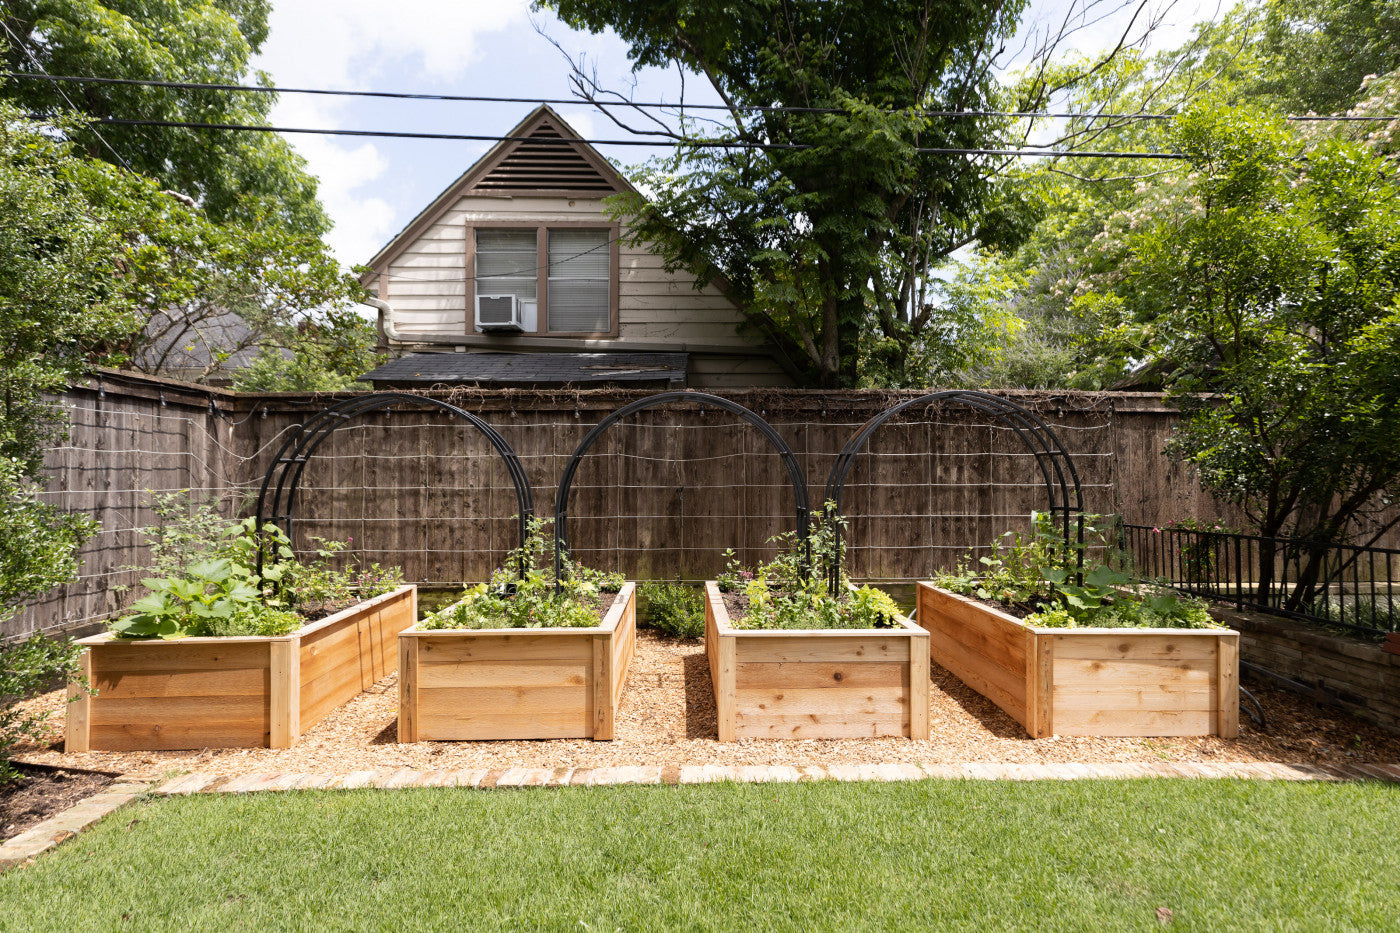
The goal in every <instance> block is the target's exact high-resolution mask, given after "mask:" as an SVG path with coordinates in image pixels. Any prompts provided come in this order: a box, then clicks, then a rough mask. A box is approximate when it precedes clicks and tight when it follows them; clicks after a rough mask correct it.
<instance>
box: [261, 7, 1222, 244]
mask: <svg viewBox="0 0 1400 933" xmlns="http://www.w3.org/2000/svg"><path fill="white" fill-rule="evenodd" d="M1067 2H1077V3H1080V4H1081V5H1082V4H1083V3H1084V2H1086V0H1035V2H1032V4H1031V6H1030V8H1029V9H1028V10H1027V13H1026V17H1025V18H1024V19H1023V26H1022V30H1023V34H1029V32H1030V31H1031V30H1034V29H1036V28H1040V29H1043V28H1045V27H1046V26H1047V25H1048V24H1055V25H1057V24H1058V23H1059V22H1060V21H1062V20H1063V19H1064V15H1065V9H1066V6H1065V4H1066V3H1067ZM1087 2H1090V3H1094V2H1096V0H1087ZM1117 3H1118V0H1102V2H1101V3H1099V5H1098V6H1092V7H1090V8H1089V10H1088V12H1087V15H1086V14H1084V13H1083V11H1082V10H1081V21H1082V22H1084V23H1086V26H1085V28H1083V29H1082V30H1080V31H1079V32H1078V33H1076V35H1075V37H1074V41H1075V44H1076V46H1077V48H1078V50H1079V51H1081V52H1083V53H1086V54H1092V53H1093V52H1094V51H1096V50H1098V49H1101V48H1107V47H1111V46H1112V45H1113V44H1114V43H1116V42H1117V41H1118V38H1119V36H1120V35H1121V34H1122V33H1123V31H1124V28H1125V25H1126V23H1127V17H1126V16H1125V15H1124V13H1123V12H1122V9H1121V8H1119V7H1118V6H1117ZM1147 3H1148V4H1149V5H1150V11H1151V14H1152V15H1157V16H1160V18H1161V20H1162V22H1161V25H1160V26H1159V28H1158V29H1157V30H1156V31H1155V32H1154V34H1153V37H1152V40H1151V41H1152V47H1153V48H1171V47H1174V46H1176V45H1179V44H1180V43H1181V42H1182V41H1184V40H1185V39H1186V38H1187V37H1188V36H1189V32H1190V27H1191V26H1192V24H1194V23H1196V22H1199V21H1201V20H1206V19H1213V18H1215V17H1216V16H1217V15H1218V14H1219V12H1220V7H1219V5H1218V2H1217V0H1177V2H1176V3H1174V4H1173V3H1171V2H1170V0H1147ZM1113 10H1117V11H1118V12H1116V13H1110V11H1113ZM1145 15H1146V14H1145ZM1142 20H1143V17H1139V20H1138V23H1139V24H1140V23H1141V22H1142ZM270 27H271V28H270V32H269V36H268V39H267V42H266V43H265V44H264V46H263V50H262V54H261V55H260V57H259V58H258V60H257V61H256V62H255V65H256V67H258V68H260V69H262V70H264V71H266V72H267V73H268V74H269V75H271V77H272V80H273V83H274V84H276V85H277V86H279V87H284V88H295V87H307V88H333V89H337V90H376V91H402V92H413V93H437V94H465V95H477V96H489V97H518V98H528V99H531V100H539V99H542V98H570V97H572V93H571V91H570V87H569V75H570V71H571V61H573V62H582V63H583V65H584V68H585V70H587V71H588V72H590V73H592V72H594V71H595V70H596V74H597V78H598V81H599V83H600V84H601V85H603V86H605V87H610V88H618V89H629V88H633V86H634V82H635V88H634V89H633V90H631V94H632V96H633V99H635V100H665V101H675V100H677V99H678V97H679V92H680V81H679V78H678V76H677V75H676V73H675V72H674V71H660V70H656V69H650V70H647V71H644V72H642V73H638V74H633V72H632V70H631V64H630V62H628V61H627V55H626V45H625V44H624V43H623V42H621V41H620V40H618V39H617V38H616V36H613V35H611V34H605V35H599V36H595V35H589V34H587V33H580V32H575V31H573V30H571V29H569V28H568V27H566V26H564V25H563V24H562V23H560V22H559V21H558V20H557V19H555V18H554V17H553V16H552V15H551V14H549V13H546V12H538V13H534V12H531V11H530V8H529V2H528V0H396V2H395V3H393V4H391V5H386V4H384V3H383V2H382V0H274V8H273V14H272V19H271V23H270ZM1134 28H1135V29H1136V28H1138V27H1136V26H1135V27H1134ZM556 43H557V47H556ZM1020 44H1021V43H1020V42H1017V43H1014V44H1013V45H1012V48H1013V49H1015V48H1018V47H1019V46H1020ZM566 53H567V55H566ZM686 99H687V101H688V102H691V103H711V102H714V100H715V98H714V96H713V92H710V91H709V89H708V88H707V87H705V86H704V85H703V82H701V81H699V80H695V79H692V80H690V81H688V82H687V84H686ZM531 109H532V105H531V104H530V103H509V104H506V103H501V104H495V103H492V104H485V103H464V102H463V103H458V102H453V103H448V102H414V101H385V100H373V99H365V98H334V97H315V96H307V95H297V94H283V95H281V97H280V99H279V101H278V103H277V105H276V108H275V110H274V111H273V115H272V120H273V123H274V124H275V125H278V126H291V127H317V128H335V129H372V130H393V131H406V132H431V133H467V134H477V135H493V134H503V133H505V132H506V131H508V130H509V129H510V128H511V127H513V126H514V125H515V124H516V123H518V122H519V121H520V120H521V119H522V118H523V117H524V116H525V114H527V113H528V112H529V111H530V110H531ZM555 109H556V110H558V111H559V112H560V114H561V115H562V116H563V117H564V119H565V120H567V121H568V122H569V124H570V125H571V126H573V128H574V129H575V130H576V131H577V132H578V133H579V134H580V135H581V136H583V137H584V138H585V139H609V138H619V137H621V136H623V135H625V134H624V133H623V131H622V130H620V129H618V128H617V127H616V126H614V125H613V124H612V123H611V121H609V120H608V118H607V117H605V116H602V115H601V114H599V113H598V112H597V111H596V110H594V109H593V108H591V107H587V106H583V105H564V106H556V108H555ZM288 138H289V140H290V141H291V144H292V145H293V146H294V147H295V149H296V150H297V152H299V153H300V154H301V155H302V156H303V157H304V158H305V159H306V160H307V163H308V167H309V169H310V171H311V173H312V174H313V175H315V176H316V177H318V178H319V179H320V195H321V201H322V203H323V204H324V205H325V207H326V210H327V212H328V213H329V214H330V216H331V219H332V220H333V221H334V223H335V227H334V229H333V230H332V231H331V233H330V234H329V236H328V240H329V242H330V244H331V246H332V248H333V249H334V250H335V253H336V255H337V257H338V258H339V259H340V261H341V262H342V263H344V264H345V265H346V266H350V265H354V264H356V263H363V262H367V261H368V260H369V259H370V258H371V257H372V256H373V255H374V254H375V253H376V252H378V250H379V249H380V248H381V247H382V246H384V245H385V244H386V243H387V242H388V241H389V240H390V239H391V238H392V237H393V236H394V235H395V234H396V233H397V232H398V231H399V230H401V229H402V228H403V227H404V226H405V225H406V224H407V223H408V222H409V221H410V220H412V219H413V217H414V216H416V215H417V213H418V212H419V211H420V210H422V209H423V208H424V207H426V206H427V205H428V204H429V203H430V202H431V201H432V200H433V199H434V198H435V197H436V196H437V195H438V194H439V193H441V192H442V191H443V189H445V188H446V187H447V186H448V185H450V184H451V183H452V181H453V180H454V179H456V178H457V176H459V175H460V174H461V173H462V172H463V171H465V170H466V169H467V168H468V167H469V166H470V165H471V164H472V163H473V162H475V161H476V160H477V159H478V158H480V156H481V155H482V154H483V153H485V152H486V150H487V149H489V148H490V144H489V143H473V142H461V141H438V140H411V139H405V140H395V139H383V138H363V137H362V138H354V137H331V136H308V135H301V134H292V135H289V137H288ZM599 148H600V150H601V151H602V152H603V153H604V154H605V155H608V156H610V157H614V158H617V159H620V160H621V161H623V162H624V163H634V162H637V161H641V160H643V159H645V158H646V155H647V150H642V149H637V148H635V147H612V148H609V147H599Z"/></svg>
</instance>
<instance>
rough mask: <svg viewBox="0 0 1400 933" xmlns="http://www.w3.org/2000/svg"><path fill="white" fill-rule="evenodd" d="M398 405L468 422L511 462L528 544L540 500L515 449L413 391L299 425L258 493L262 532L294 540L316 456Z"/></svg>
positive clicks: (470, 417)
mask: <svg viewBox="0 0 1400 933" xmlns="http://www.w3.org/2000/svg"><path fill="white" fill-rule="evenodd" d="M395 405H415V406H427V407H428V408H435V409H438V410H440V411H445V412H447V413H448V414H450V415H453V416H455V417H458V418H461V419H463V420H464V421H466V422H467V423H468V424H470V425H472V427H474V428H476V429H477V430H478V431H480V432H481V434H482V435H484V436H485V437H486V439H487V441H489V442H490V444H491V446H492V447H493V448H495V450H496V452H497V453H498V454H500V456H501V459H502V460H503V461H504V462H505V465H506V470H507V472H508V473H509V474H510V479H511V484H512V485H513V486H514V487H515V499H516V506H517V510H518V512H517V514H518V521H519V533H520V543H521V544H522V545H524V543H525V541H526V539H527V537H528V534H529V531H528V527H529V520H530V518H531V517H532V516H533V515H534V496H533V493H532V491H531V489H530V481H529V478H528V476H527V475H526V473H525V469H524V467H523V466H522V465H521V463H520V458H519V457H518V456H516V453H515V451H514V449H512V448H511V446H510V444H509V443H507V442H506V439H505V438H504V437H502V436H501V434H500V433H499V432H498V431H497V430H496V429H495V428H493V427H491V425H489V424H487V423H486V422H485V421H483V420H482V419H481V418H479V417H478V416H476V415H474V414H472V413H471V412H469V411H466V410H464V409H462V408H459V407H457V406H456V405H453V404H450V403H448V402H444V401H441V400H439V399H434V398H425V397H423V396H421V395H412V394H410V393H407V392H375V393H371V394H369V395H363V396H356V397H355V398H351V399H346V400H344V401H341V402H337V403H336V404H334V405H330V406H328V407H326V408H324V409H322V410H321V411H319V412H317V413H316V414H315V415H314V416H312V417H311V418H309V419H307V421H306V422H305V423H303V424H300V425H298V426H297V429H296V430H295V431H294V432H292V434H291V435H289V436H288V437H287V439H286V440H285V441H283V442H282V444H281V445H280V446H279V447H278V449H277V452H276V454H275V455H274V456H273V459H272V463H271V464H269V465H268V469H267V473H266V474H264V476H263V482H262V486H261V488H260V489H259V491H258V503H257V512H256V515H257V522H258V527H259V528H261V527H262V526H263V525H264V524H267V523H269V522H270V523H272V524H280V525H281V526H282V530H283V531H284V532H285V533H286V535H287V537H288V538H290V537H291V536H292V531H293V522H294V517H295V504H296V495H297V491H298V488H299V486H300V484H301V478H302V474H303V472H304V471H305V469H306V465H307V463H308V462H309V461H310V459H311V457H312V455H313V454H315V452H316V450H317V449H318V448H319V447H320V446H321V444H323V443H324V442H325V441H326V439H327V438H328V437H330V435H331V434H332V433H334V432H335V430H336V429H337V428H340V427H342V426H344V425H345V424H347V423H348V422H350V421H352V420H354V419H356V418H359V417H362V416H364V415H368V414H372V413H374V412H376V411H380V410H384V409H388V408H392V407H393V406H395ZM274 478H275V481H276V482H275V486H274ZM269 490H271V491H272V497H271V501H270V502H269V499H268V493H269ZM262 568H263V553H262V549H261V548H260V549H259V551H258V555H257V570H258V572H259V573H261V572H262Z"/></svg>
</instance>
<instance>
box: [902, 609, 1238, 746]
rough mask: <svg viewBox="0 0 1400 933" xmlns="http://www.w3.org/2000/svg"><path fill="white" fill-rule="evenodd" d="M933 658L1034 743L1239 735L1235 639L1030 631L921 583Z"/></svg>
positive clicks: (1211, 632) (921, 612) (1158, 631)
mask: <svg viewBox="0 0 1400 933" xmlns="http://www.w3.org/2000/svg"><path fill="white" fill-rule="evenodd" d="M918 605H919V609H918V621H919V624H920V625H922V626H923V627H924V628H926V629H928V631H929V635H930V637H929V649H930V651H931V652H932V659H933V660H934V661H935V662H937V663H938V664H941V665H942V666H943V667H945V668H947V669H948V670H949V671H951V672H952V673H953V674H954V675H956V676H957V677H958V679H960V680H961V681H962V682H963V683H965V684H967V685H968V686H969V687H971V688H972V689H973V690H976V691H977V692H978V693H980V694H982V695H983V696H984V697H986V698H987V699H989V700H991V701H992V702H993V703H995V704H996V705H997V706H999V707H1001V708H1002V709H1003V710H1005V711H1006V712H1007V714H1008V715H1010V716H1011V718H1012V719H1015V720H1016V721H1017V722H1018V723H1020V724H1021V725H1022V726H1024V727H1025V729H1026V731H1027V732H1029V733H1030V735H1031V737H1032V738H1037V739H1038V738H1044V737H1045V736H1048V735H1093V736H1151V735H1155V736H1185V735H1218V736H1220V737H1221V738H1227V739H1229V738H1234V737H1235V736H1236V735H1237V734H1238V733H1239V637H1240V636H1239V633H1238V632H1235V631H1232V630H1230V629H1177V628H1150V629H1131V628H1078V629H1063V628H1038V627H1036V626H1030V625H1026V624H1025V623H1023V622H1021V621H1020V620H1019V619H1017V618H1015V617H1014V616H1011V615H1008V614H1007V613H1005V612H1000V611H998V610H996V609H993V608H991V607H990V606H987V605H985V604H983V603H980V602H976V601H975V600H971V599H968V598H966V597H964V596H960V595H958V594H956V593H950V592H948V591H947V590H944V589H940V588H939V587H936V586H934V585H933V584H931V583H920V584H919V594H918Z"/></svg>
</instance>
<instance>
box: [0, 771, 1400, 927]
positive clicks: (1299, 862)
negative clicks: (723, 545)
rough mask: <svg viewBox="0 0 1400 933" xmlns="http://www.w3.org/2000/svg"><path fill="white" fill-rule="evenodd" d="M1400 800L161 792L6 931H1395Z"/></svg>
mask: <svg viewBox="0 0 1400 933" xmlns="http://www.w3.org/2000/svg"><path fill="white" fill-rule="evenodd" d="M1397 827H1400V788H1396V787H1394V786H1385V785H1379V784H1348V785H1328V784H1290V783H1283V782H1273V783H1270V782H1237V781H1172V780H1142V781H1101V782H1100V781H1073V782H1043V783H1024V784H1013V783H990V782H980V781H967V782H959V781H947V782H942V781H928V782H919V783H909V784H838V783H816V784H801V785H782V784H768V785H731V784H725V785H710V786H690V787H681V788H674V787H623V788H587V789H584V788H568V789H562V790H521V791H497V792H472V791H450V790H449V791H444V790H422V791H393V792H373V791H354V792H338V793H337V792H306V793H281V794H260V795H250V796H243V797H193V798H181V799H172V800H159V801H153V802H149V803H143V804H139V805H136V806H133V807H130V808H127V809H125V810H122V811H119V812H118V813H117V814H115V815H114V816H113V817H111V818H109V819H107V820H105V821H104V822H103V823H102V824H100V825H99V826H98V827H96V828H95V829H94V830H92V831H90V832H88V833H85V834H84V835H82V836H81V837H79V838H78V839H75V840H72V841H70V842H68V843H66V844H64V845H63V846H61V847H60V848H59V849H58V850H56V851H55V852H53V853H51V854H49V855H47V856H44V857H43V858H42V859H40V860H39V861H38V862H37V863H36V864H34V865H32V866H29V867H27V868H24V869H20V870H15V871H11V872H8V873H6V874H4V875H0V930H63V931H78V930H112V929H141V930H151V929H155V930H164V929H170V930H225V929H256V930H263V929H268V930H271V929H277V930H313V929H334V930H391V929H392V930H398V929H466V930H490V929H501V930H521V929H550V930H614V929H628V930H638V929H645V930H661V929H665V930H670V929H702V930H703V929H743V930H749V929H763V930H770V929H771V930H804V931H805V930H826V929H879V930H894V929H939V930H949V929H952V930H957V929H966V930H1009V929H1023V930H1036V931H1043V930H1120V929H1121V930H1160V929H1163V927H1162V925H1161V924H1160V923H1159V921H1158V919H1157V913H1156V911H1157V908H1158V907H1167V908H1170V909H1171V911H1172V922H1171V924H1170V927H1169V929H1171V930H1212V931H1214V930H1270V931H1274V930H1330V929H1338V930H1342V929H1356V930H1379V929H1394V928H1395V925H1396V924H1397V922H1400V920H1398V919H1397V918H1400V846H1397V845H1396V841H1397V839H1400V836H1397V832H1400V830H1397Z"/></svg>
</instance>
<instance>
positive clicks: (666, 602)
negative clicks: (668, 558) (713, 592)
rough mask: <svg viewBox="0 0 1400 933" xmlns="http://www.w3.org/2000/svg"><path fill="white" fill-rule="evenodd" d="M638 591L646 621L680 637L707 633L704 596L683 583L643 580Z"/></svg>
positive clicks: (701, 635) (647, 623) (649, 624)
mask: <svg viewBox="0 0 1400 933" xmlns="http://www.w3.org/2000/svg"><path fill="white" fill-rule="evenodd" d="M637 595H638V597H640V599H641V601H642V602H643V603H644V604H645V607H646V610H645V615H644V616H643V618H644V620H645V621H644V622H643V623H642V624H643V625H646V626H647V627H649V628H654V629H660V630H661V631H663V632H665V633H666V634H668V635H675V636H677V637H679V638H700V637H703V636H704V634H705V597H704V596H703V595H701V593H700V591H699V590H697V589H695V588H694V587H692V586H686V585H685V584H684V583H679V582H677V583H644V584H642V585H641V587H639V588H638V590H637Z"/></svg>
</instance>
